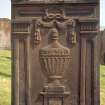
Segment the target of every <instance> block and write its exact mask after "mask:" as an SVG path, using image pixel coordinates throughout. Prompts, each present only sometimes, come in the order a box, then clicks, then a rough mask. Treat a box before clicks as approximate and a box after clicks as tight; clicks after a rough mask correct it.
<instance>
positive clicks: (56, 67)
mask: <svg viewBox="0 0 105 105" xmlns="http://www.w3.org/2000/svg"><path fill="white" fill-rule="evenodd" d="M49 35H50V44H49V45H48V46H46V47H44V48H41V49H40V50H39V58H40V64H41V67H42V71H43V72H44V74H45V75H46V76H47V78H48V81H50V82H49V83H48V84H47V86H45V88H51V87H53V88H54V87H63V88H64V86H63V85H62V83H61V79H63V75H64V72H65V70H66V68H67V67H68V65H69V62H70V49H69V48H66V47H64V46H63V45H61V44H60V43H59V42H58V36H59V34H58V31H57V29H56V28H52V29H51V30H50V31H49ZM55 90H56V89H55Z"/></svg>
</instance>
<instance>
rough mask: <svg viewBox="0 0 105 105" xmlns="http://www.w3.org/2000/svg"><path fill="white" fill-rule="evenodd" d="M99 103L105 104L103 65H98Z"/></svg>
mask: <svg viewBox="0 0 105 105" xmlns="http://www.w3.org/2000/svg"><path fill="white" fill-rule="evenodd" d="M100 96H101V97H100V101H101V104H100V105H105V66H103V65H101V66H100Z"/></svg>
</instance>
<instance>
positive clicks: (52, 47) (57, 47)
mask: <svg viewBox="0 0 105 105" xmlns="http://www.w3.org/2000/svg"><path fill="white" fill-rule="evenodd" d="M49 35H50V40H51V41H50V44H49V45H47V46H46V47H44V48H42V49H40V53H41V52H42V53H44V52H46V53H47V52H49V54H50V53H51V52H53V53H54V52H55V53H56V54H57V52H59V54H61V55H62V54H64V55H65V54H68V55H69V54H70V49H69V48H67V47H64V46H63V45H61V44H60V43H59V42H58V39H59V38H58V37H59V34H58V31H57V29H56V28H53V29H51V30H50V31H49Z"/></svg>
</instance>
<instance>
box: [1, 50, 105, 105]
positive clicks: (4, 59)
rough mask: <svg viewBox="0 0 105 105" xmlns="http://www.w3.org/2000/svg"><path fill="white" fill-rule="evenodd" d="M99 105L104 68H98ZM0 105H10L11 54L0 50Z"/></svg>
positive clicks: (104, 91)
mask: <svg viewBox="0 0 105 105" xmlns="http://www.w3.org/2000/svg"><path fill="white" fill-rule="evenodd" d="M100 95H101V97H100V100H101V104H100V105H105V66H103V65H101V66H100ZM0 105H11V52H10V51H8V50H0Z"/></svg>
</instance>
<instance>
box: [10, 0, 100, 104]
mask: <svg viewBox="0 0 105 105" xmlns="http://www.w3.org/2000/svg"><path fill="white" fill-rule="evenodd" d="M53 29H54V30H53ZM51 30H53V31H51ZM55 30H56V31H55ZM98 31H99V1H98V0H63V1H62V0H48V1H46V0H41V1H38V0H20V1H19V0H12V58H13V61H12V62H13V63H12V65H13V66H12V70H13V77H12V79H13V81H12V84H13V88H12V105H42V104H43V105H45V104H46V105H47V104H48V105H61V104H62V105H64V104H65V105H99V104H100V102H99V65H100V61H99V59H100V44H99V41H100V36H99V32H98ZM57 35H58V36H57ZM51 36H53V37H51ZM58 37H59V40H58V41H55V40H57V38H58ZM52 39H53V41H52ZM55 42H56V44H55ZM65 49H66V50H65ZM67 59H69V61H68V60H67ZM64 66H65V67H64Z"/></svg>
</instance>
